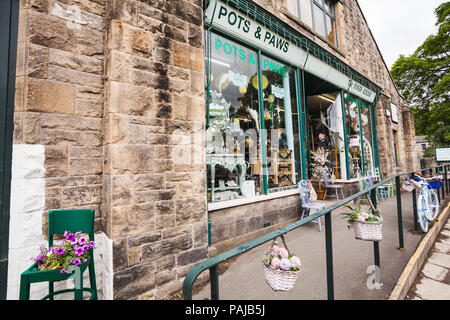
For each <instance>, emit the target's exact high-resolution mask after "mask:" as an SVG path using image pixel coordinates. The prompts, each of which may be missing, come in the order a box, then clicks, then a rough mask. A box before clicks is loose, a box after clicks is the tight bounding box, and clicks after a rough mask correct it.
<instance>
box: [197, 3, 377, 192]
mask: <svg viewBox="0 0 450 320" xmlns="http://www.w3.org/2000/svg"><path fill="white" fill-rule="evenodd" d="M238 2H239V3H240V2H242V1H227V3H228V4H230V3H231V4H237V5H239V3H238ZM218 3H220V2H215V1H212V3H210V6H211V5H214V9H213V12H215V11H216V10H218V6H217V4H218ZM247 18H249V17H247ZM236 21H238V20H236ZM242 23H243V25H244V20H242ZM211 34H217V35H220V36H222V37H224V38H227V39H230V40H232V41H234V42H236V43H238V44H242V45H243V46H245V47H248V48H250V49H252V50H254V51H255V52H256V53H257V68H258V73H257V74H258V83H262V70H263V67H262V55H264V56H268V57H271V58H273V59H276V60H277V61H280V62H282V63H284V64H285V65H286V66H289V67H290V68H293V69H294V74H295V88H291V90H295V95H296V104H297V105H296V107H297V114H298V131H299V132H298V134H299V136H300V139H299V142H298V144H299V145H298V149H299V150H300V168H301V174H300V177H301V179H307V178H308V177H307V162H308V163H309V154H310V153H309V144H308V143H305V141H309V134H308V119H307V116H306V112H307V111H306V100H305V82H304V77H305V73H306V72H309V71H308V70H305V69H304V68H301V67H300V66H298V65H293V64H292V63H291V62H290V61H288V60H287V59H286V57H285V56H283V55H282V54H280V55H278V54H274V52H273V50H266V49H265V48H264V47H261V46H257V45H255V44H254V43H251V42H249V41H246V39H243V38H242V37H239V36H237V35H236V34H235V33H232V32H228V31H226V30H224V28H220V27H217V26H216V25H215V23H214V21H209V22H208V21H207V22H206V23H205V48H204V52H205V66H206V68H205V71H206V77H205V79H207V81H206V83H205V88H206V94H205V97H206V121H207V123H209V121H210V118H209V98H210V81H209V80H208V79H209V78H210V74H209V73H210V70H211V63H210V61H211V58H213V59H214V57H212V56H211V41H210V39H211ZM308 58H309V56H308V57H306V59H308ZM305 64H306V62H305ZM333 66H336V64H334V65H333ZM360 84H361V83H360V82H359V83H357V82H356V81H355V79H351V81H350V82H349V84H348V86H347V88H346V89H341V90H340V94H341V95H340V96H341V99H342V100H341V105H342V108H343V122H344V124H343V125H344V140H345V142H344V146H345V155H346V163H345V166H346V169H347V170H346V172H347V179H350V170H349V159H348V137H347V133H346V132H345V130H346V126H345V120H346V116H345V115H346V113H345V110H344V108H345V103H346V102H347V100H348V99H349V98H350V97H351V96H353V97H356V96H354V93H355V91H354V90H353V91H352V90H351V89H352V88H354V87H356V88H357V87H360ZM364 84H365V85H366V86H362V87H363V88H364V87H366V88H367V82H364ZM371 88H372V89H374V90H376V97H375V98H374V99H372V102H369V101H366V100H364V99H361V98H360V97H356V99H357V102H358V111H359V113H360V110H361V103H363V102H364V104H366V105H367V106H368V107H369V113H370V122H371V123H370V127H371V130H372V132H371V137H372V145H373V149H374V151H373V159H372V161H374V165H375V166H376V167H377V166H378V163H379V160H378V147H377V134H376V129H375V128H376V114H375V107H374V106H375V104H376V101H377V100H378V99H377V98H378V95H379V92H380V89H379V88H377V87H376V86H372V87H371ZM363 90H366V89H363ZM258 94H259V101H258V104H259V115H260V121H261V122H260V124H261V129H265V128H264V106H263V97H262V90H259V93H258ZM359 122H360V124H361V117H360V114H359ZM361 131H362V130H361ZM261 132H263V134H262V135H261V142H262V143H261V158H262V163H263V165H262V168H263V177H262V192H261V193H262V194H264V195H267V194H268V181H267V177H268V176H267V157H266V150H265V149H264V148H265V146H266V144H265V142H266V139H267V137H266V135H265V131H264V130H261ZM361 134H362V133H361ZM362 144H363V139H361V150H362V157H363V159H364V156H365V155H364V146H363V145H362ZM306 158H308V160H307V159H306ZM363 161H364V160H363ZM363 163H364V162H363ZM363 168H364V166H363ZM364 173H365V170H364Z"/></svg>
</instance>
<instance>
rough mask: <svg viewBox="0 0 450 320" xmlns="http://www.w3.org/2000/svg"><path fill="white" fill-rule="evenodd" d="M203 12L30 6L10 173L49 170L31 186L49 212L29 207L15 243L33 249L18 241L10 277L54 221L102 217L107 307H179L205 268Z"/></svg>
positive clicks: (23, 29) (135, 4)
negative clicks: (153, 303) (58, 212)
mask: <svg viewBox="0 0 450 320" xmlns="http://www.w3.org/2000/svg"><path fill="white" fill-rule="evenodd" d="M201 5H202V3H201V1H199V0H196V1H187V0H177V1H162V0H161V1H156V0H154V1H137V0H124V1H122V0H120V1H119V0H108V1H107V0H22V1H21V7H20V27H19V45H18V55H17V56H18V59H17V60H18V65H17V81H16V82H17V86H16V87H17V90H16V104H15V119H14V122H15V129H14V146H15V149H17V150H19V149H18V147H19V146H22V147H21V149H20V150H26V152H21V153H16V154H19V156H16V157H15V158H14V159H13V165H14V166H15V167H20V166H23V165H25V162H29V159H34V158H38V159H42V166H41V167H39V168H34V169H33V168H32V169H31V170H32V172H37V173H41V175H38V176H36V177H35V176H34V175H29V179H40V180H36V181H39V182H40V184H39V186H40V189H39V190H35V191H36V192H34V193H32V195H34V196H36V195H37V194H40V199H41V200H42V201H44V202H43V204H42V206H38V207H36V208H35V207H33V203H32V200H30V208H31V209H29V210H28V209H27V211H26V213H27V214H28V213H29V214H28V215H27V217H28V216H29V215H30V214H32V215H33V217H35V218H34V219H32V220H30V221H33V223H32V224H30V225H21V224H20V223H17V221H22V220H23V219H24V217H25V215H23V217H22V216H20V215H17V219H21V220H14V219H13V221H12V226H11V228H12V229H11V234H12V235H14V234H22V233H23V232H24V231H25V230H28V229H32V230H33V233H30V234H34V235H36V237H34V238H33V239H28V238H27V241H22V242H20V243H19V242H18V239H17V237H15V238H14V237H13V238H12V239H11V240H12V241H11V243H10V244H11V248H17V249H18V250H16V251H14V252H17V254H15V255H13V256H12V257H11V259H10V269H12V268H13V266H17V265H20V266H21V268H17V269H18V270H21V269H24V267H25V265H26V264H27V263H28V262H29V260H28V257H29V256H30V255H28V253H30V254H31V253H32V252H34V251H35V252H37V249H38V246H39V245H40V244H45V243H42V239H45V236H46V234H47V222H46V213H47V211H48V210H50V209H65V208H93V209H96V219H95V229H96V233H97V234H98V236H99V239H101V240H100V242H99V243H100V245H101V246H102V247H101V248H97V250H96V252H97V255H98V256H99V258H98V259H97V260H96V269H97V271H98V272H99V275H98V276H97V279H98V282H100V283H101V284H100V285H99V289H100V297H101V298H107V299H112V298H115V299H137V298H141V299H151V298H158V299H161V298H165V297H169V296H170V295H171V294H172V293H174V292H176V291H178V290H180V289H181V284H182V279H183V277H184V275H185V274H186V272H187V271H188V270H189V268H190V266H192V264H193V263H194V262H197V261H198V260H200V259H203V258H205V257H206V256H207V250H208V246H207V241H208V239H207V222H206V197H205V196H204V194H205V187H204V180H205V163H204V150H203V144H202V143H201V141H203V131H204V118H205V116H204V112H205V106H204V98H203V95H204V88H203V24H202V23H203V21H202V19H203V11H202V7H201ZM199 142H200V143H199ZM194 143H195V145H196V147H194ZM33 146H35V148H33ZM38 152H40V153H39V154H38ZM20 155H24V156H20ZM18 177H19V176H18ZM23 178H24V177H20V178H18V179H17V183H19V185H23V183H22V182H23V181H25V180H24V179H23ZM30 181H31V180H30ZM33 181H34V180H33ZM25 191H26V190H25ZM34 198H36V197H34ZM12 200H13V203H12V206H13V207H14V206H16V207H18V204H17V202H18V201H20V198H17V197H13V198H12ZM15 217H16V216H15ZM25 248H26V250H27V251H26V252H27V254H26V255H28V256H25V254H24V253H23V252H24V251H23V250H22V253H20V252H19V249H25ZM31 255H32V254H31ZM23 261H26V262H25V263H23ZM22 266H23V267H22ZM11 274H12V277H11V281H10V284H9V287H10V288H11V289H10V290H9V293H8V294H9V296H10V297H11V298H13V299H14V298H16V296H17V295H18V291H17V290H18V281H19V279H18V274H16V273H11ZM112 277H114V279H113V278H112ZM13 288H14V289H13ZM41 293H42V290H41V291H36V292H35V293H33V292H32V296H36V297H38V296H39V295H41Z"/></svg>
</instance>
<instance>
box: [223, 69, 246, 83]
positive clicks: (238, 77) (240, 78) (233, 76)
mask: <svg viewBox="0 0 450 320" xmlns="http://www.w3.org/2000/svg"><path fill="white" fill-rule="evenodd" d="M228 79H229V80H230V81H231V82H232V83H233V84H234V85H235V86H237V87H247V84H248V78H247V76H245V75H242V74H240V73H237V72H234V71H231V70H229V71H228Z"/></svg>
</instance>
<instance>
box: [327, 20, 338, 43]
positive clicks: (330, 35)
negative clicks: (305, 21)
mask: <svg viewBox="0 0 450 320" xmlns="http://www.w3.org/2000/svg"><path fill="white" fill-rule="evenodd" d="M325 19H326V21H327V39H328V41H330V42H331V43H332V44H334V45H336V30H335V24H334V21H333V20H332V19H331V18H330V17H329V16H328V15H325Z"/></svg>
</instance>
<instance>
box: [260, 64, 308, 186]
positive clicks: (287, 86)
mask: <svg viewBox="0 0 450 320" xmlns="http://www.w3.org/2000/svg"><path fill="white" fill-rule="evenodd" d="M262 69H263V71H262V74H263V79H267V86H263V87H262V89H263V105H264V128H265V129H266V130H267V131H266V132H267V140H266V142H267V143H266V150H267V170H268V187H269V189H272V188H275V189H276V188H279V187H285V186H290V185H293V184H296V183H297V181H298V178H299V175H298V174H299V171H298V166H296V165H295V163H296V162H297V163H299V162H300V161H299V159H300V158H299V148H296V147H295V146H296V145H297V146H299V131H298V112H297V99H296V96H295V87H296V86H295V72H294V69H291V68H289V67H287V66H285V65H283V64H282V63H280V62H278V61H276V60H273V59H271V58H269V57H267V56H264V55H263V56H262ZM294 128H295V129H296V130H295V131H294ZM294 132H295V133H294Z"/></svg>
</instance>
